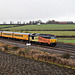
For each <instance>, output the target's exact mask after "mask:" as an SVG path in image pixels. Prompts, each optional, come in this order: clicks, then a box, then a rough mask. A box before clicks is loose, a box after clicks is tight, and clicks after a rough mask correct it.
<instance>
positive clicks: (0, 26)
mask: <svg viewBox="0 0 75 75" xmlns="http://www.w3.org/2000/svg"><path fill="white" fill-rule="evenodd" d="M10 26H16V25H0V28H2V27H10Z"/></svg>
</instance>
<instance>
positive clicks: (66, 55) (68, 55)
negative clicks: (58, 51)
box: [61, 53, 70, 59]
mask: <svg viewBox="0 0 75 75" xmlns="http://www.w3.org/2000/svg"><path fill="white" fill-rule="evenodd" d="M61 57H62V58H66V59H69V58H70V54H69V53H64V54H63V55H62V56H61Z"/></svg>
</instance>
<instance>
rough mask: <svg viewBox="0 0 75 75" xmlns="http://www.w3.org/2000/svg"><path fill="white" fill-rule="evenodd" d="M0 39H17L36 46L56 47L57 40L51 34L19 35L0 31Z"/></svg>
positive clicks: (18, 33)
mask: <svg viewBox="0 0 75 75" xmlns="http://www.w3.org/2000/svg"><path fill="white" fill-rule="evenodd" d="M0 37H4V38H12V39H19V40H23V41H27V42H31V43H32V42H36V43H38V44H48V45H50V46H56V45H57V39H56V36H55V35H52V34H39V33H20V32H8V31H0Z"/></svg>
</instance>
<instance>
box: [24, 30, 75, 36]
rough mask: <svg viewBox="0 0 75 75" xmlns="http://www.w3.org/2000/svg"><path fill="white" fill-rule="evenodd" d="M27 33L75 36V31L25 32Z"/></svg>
mask: <svg viewBox="0 0 75 75" xmlns="http://www.w3.org/2000/svg"><path fill="white" fill-rule="evenodd" d="M23 32H25V33H43V34H53V35H58V36H75V31H23Z"/></svg>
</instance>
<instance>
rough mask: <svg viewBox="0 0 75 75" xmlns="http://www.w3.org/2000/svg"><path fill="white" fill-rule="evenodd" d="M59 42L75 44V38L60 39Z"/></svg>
mask: <svg viewBox="0 0 75 75" xmlns="http://www.w3.org/2000/svg"><path fill="white" fill-rule="evenodd" d="M58 42H64V43H74V44H75V38H58Z"/></svg>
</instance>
